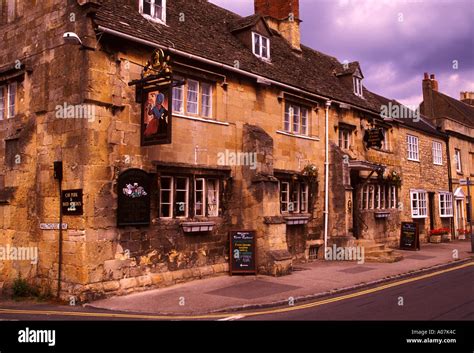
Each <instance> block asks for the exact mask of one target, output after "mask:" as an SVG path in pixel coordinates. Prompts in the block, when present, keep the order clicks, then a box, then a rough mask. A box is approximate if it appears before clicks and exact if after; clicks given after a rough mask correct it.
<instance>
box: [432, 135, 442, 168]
mask: <svg viewBox="0 0 474 353" xmlns="http://www.w3.org/2000/svg"><path fill="white" fill-rule="evenodd" d="M432 151H433V164H435V165H443V146H442V144H441V142H438V141H433V147H432Z"/></svg>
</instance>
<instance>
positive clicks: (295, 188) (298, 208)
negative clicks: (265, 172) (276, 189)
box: [280, 181, 309, 213]
mask: <svg viewBox="0 0 474 353" xmlns="http://www.w3.org/2000/svg"><path fill="white" fill-rule="evenodd" d="M308 202H309V189H308V184H307V183H305V182H301V181H296V182H289V181H281V182H280V210H281V213H308V212H309V209H308V207H309V206H308V205H309V204H308Z"/></svg>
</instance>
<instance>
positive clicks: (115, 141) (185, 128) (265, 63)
mask: <svg viewBox="0 0 474 353" xmlns="http://www.w3.org/2000/svg"><path fill="white" fill-rule="evenodd" d="M148 4H149V3H146V2H145V3H144V2H143V1H141V0H116V1H108V0H107V1H106V0H104V1H99V0H78V1H72V0H71V1H68V2H67V4H66V5H65V4H64V2H63V1H56V0H54V1H48V2H42V3H40V4H37V6H35V7H26V6H25V7H22V6H19V7H14V8H11V7H9V6H7V5H6V4H4V3H2V5H3V6H2V16H1V26H2V33H3V38H2V40H3V42H4V43H5V44H6V45H3V46H2V47H1V48H0V57H2V58H4V61H3V62H1V63H0V87H1V89H2V91H1V92H2V95H1V96H0V98H2V102H4V104H3V105H2V106H0V107H6V109H5V108H4V109H3V110H0V112H2V115H1V116H0V139H1V141H2V143H1V144H0V158H2V160H1V161H0V162H1V163H0V242H1V243H2V244H8V245H11V246H17V247H21V246H32V247H38V249H39V259H38V261H37V263H36V264H32V263H30V262H28V261H15V262H2V264H1V265H0V266H2V267H1V268H0V276H1V277H0V281H2V282H3V283H5V284H6V285H7V286H8V285H9V284H10V283H11V282H12V281H13V280H14V279H15V278H17V277H18V276H20V275H21V276H22V277H26V278H29V279H31V280H32V281H34V282H35V284H37V285H38V286H41V287H42V288H43V289H47V288H50V289H51V290H53V291H54V290H56V289H57V286H58V284H57V283H58V277H60V282H61V285H60V295H61V297H63V298H69V297H71V296H74V297H78V298H79V299H81V300H88V299H93V298H96V297H100V296H104V295H111V294H124V293H128V292H130V291H135V290H144V289H147V288H152V287H160V286H165V285H170V284H173V283H179V282H182V281H186V280H190V279H197V278H203V277H207V276H213V275H219V274H225V273H228V270H229V268H228V267H229V266H228V262H229V232H230V231H232V230H242V229H247V230H255V232H256V238H257V254H258V258H257V263H258V273H262V274H269V275H282V274H287V273H289V272H290V270H291V264H292V262H293V261H298V260H308V259H310V258H316V257H318V258H321V257H322V256H323V255H322V253H323V249H324V244H325V241H326V245H331V244H333V243H335V244H340V245H343V246H347V245H350V244H354V243H356V242H357V241H362V240H365V241H369V242H372V243H376V242H377V243H383V244H387V245H394V244H396V243H397V237H398V236H399V231H400V222H401V221H404V220H411V219H412V216H413V212H412V210H411V205H412V204H413V200H411V199H410V198H409V197H410V192H411V190H415V189H416V190H418V189H423V188H424V189H426V190H427V192H428V193H431V192H434V193H435V194H436V193H439V192H440V191H446V190H449V187H448V179H447V177H446V174H445V173H444V172H443V166H444V168H446V166H447V161H446V158H447V155H446V154H443V155H442V164H441V165H436V166H433V165H432V163H430V161H432V156H431V155H430V153H432V148H430V144H431V143H432V141H436V142H439V143H440V144H441V149H442V150H443V151H445V150H446V144H445V138H444V136H445V135H444V134H442V133H440V132H438V131H437V130H436V129H435V128H434V127H433V126H432V125H431V124H430V123H428V122H427V121H424V120H420V121H421V122H412V121H409V120H406V121H405V120H403V119H392V118H390V119H386V118H384V117H381V108H382V107H383V106H384V105H387V104H388V102H390V100H388V99H386V98H383V97H380V96H378V95H375V94H374V93H372V92H370V91H368V90H367V89H366V88H365V87H363V85H362V83H361V82H362V79H363V75H362V70H361V68H360V66H359V64H358V63H350V64H342V63H340V62H339V61H338V60H337V59H335V58H333V57H330V56H328V55H325V54H323V53H320V52H317V51H315V50H313V49H311V48H308V47H306V46H304V45H302V44H301V43H300V39H299V26H300V20H299V8H298V1H291V2H289V1H285V0H278V1H272V2H269V1H265V0H256V2H255V9H256V14H255V15H252V16H248V17H244V18H242V17H240V16H238V15H236V14H233V13H231V12H229V11H226V10H224V9H222V8H219V7H217V6H215V5H213V4H210V3H208V2H207V1H203V0H195V1H184V0H173V1H172V0H169V1H166V2H165V1H158V0H155V1H152V3H151V5H148ZM282 13H286V14H288V15H287V16H282V15H281V14H282ZM71 32H74V33H75V35H77V37H78V38H79V39H77V38H76V39H74V38H75V37H74V36H72V35H70V36H69V37H68V39H67V40H66V41H64V40H63V36H64V35H65V33H71ZM79 41H80V42H79ZM74 42H75V43H76V44H78V45H74V44H71V43H74ZM156 49H162V50H163V51H164V52H166V53H167V54H169V55H170V57H171V62H170V65H171V67H172V70H173V82H174V83H175V87H174V88H173V97H174V99H173V100H172V101H171V102H168V103H169V106H171V107H172V116H173V117H172V138H171V143H169V144H162V145H152V146H143V144H142V143H141V134H142V133H143V126H142V123H141V114H142V102H139V100H140V99H139V98H138V94H137V88H136V87H135V86H133V85H129V83H131V82H132V81H134V80H140V79H141V78H142V74H143V72H144V67H145V66H146V63H147V60H149V58H150V57H151V55H152V53H153V51H154V50H156ZM157 99H158V98H157ZM70 112H72V113H70ZM326 121H327V122H328V123H327V124H326ZM374 128H377V129H382V131H383V133H384V139H385V141H384V142H383V145H382V146H380V147H379V148H377V149H374V148H367V142H366V141H364V136H366V134H367V133H368V131H369V130H372V129H374ZM326 131H327V132H328V140H327V141H326V138H325V132H326ZM408 135H414V136H416V137H418V141H419V143H418V146H419V155H420V158H419V161H418V162H415V161H407V159H406V156H407V150H406V148H407V142H406V139H407V136H408ZM326 142H327V144H326ZM346 142H347V143H346ZM326 146H327V147H326ZM326 149H327V151H328V157H329V159H328V174H329V179H328V186H329V188H328V189H327V195H328V201H329V202H328V204H329V208H328V210H327V211H328V213H327V214H328V223H327V229H328V231H327V233H326V234H325V222H324V207H325V201H324V196H325V187H324V182H325V152H326ZM430 156H431V157H430ZM57 161H62V164H63V179H62V183H61V187H62V189H63V190H82V193H83V200H82V203H83V212H82V214H81V215H63V216H62V222H63V223H64V224H67V229H64V230H63V231H62V232H61V235H60V232H59V230H58V229H46V228H48V224H53V225H54V224H55V223H59V219H60V217H61V215H60V201H61V200H60V193H59V183H58V180H57V179H55V170H54V162H57ZM136 169H139V170H142V171H144V172H146V173H147V175H149V177H150V180H151V184H150V189H149V190H147V193H148V194H149V197H150V200H151V206H150V212H149V213H150V219H151V221H150V224H149V225H144V226H127V227H122V226H118V223H119V221H120V220H118V219H117V218H118V217H117V203H118V201H117V200H118V195H119V194H120V193H122V192H123V191H122V190H120V189H119V188H118V180H119V178H120V176H122V175H124V173H126V172H127V171H129V170H136ZM393 172H395V173H397V175H399V176H400V177H401V183H400V181H399V180H398V179H397V178H394V174H393ZM376 194H377V196H375V195H376ZM364 195H365V196H364ZM407 195H408V196H407ZM382 199H383V201H382ZM432 204H433V205H434V206H433V207H436V206H435V204H434V203H432ZM433 214H434V212H433ZM379 216H380V217H379ZM418 222H420V224H421V226H422V227H421V228H422V230H423V231H422V234H423V235H426V234H427V231H428V230H429V228H430V227H434V226H436V227H438V226H441V225H444V224H445V223H446V220H445V219H441V218H440V217H436V216H434V218H433V219H430V218H429V217H428V219H425V218H420V220H418ZM197 228H199V230H200V231H199V232H192V230H193V229H197ZM190 230H191V231H190ZM423 239H425V237H423ZM59 264H60V266H59ZM59 268H61V274H60V276H59V275H58V272H59Z"/></svg>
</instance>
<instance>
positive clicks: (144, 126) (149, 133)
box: [129, 49, 173, 146]
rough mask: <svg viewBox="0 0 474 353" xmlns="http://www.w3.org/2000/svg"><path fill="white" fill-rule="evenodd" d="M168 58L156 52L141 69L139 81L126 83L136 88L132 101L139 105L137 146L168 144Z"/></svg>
mask: <svg viewBox="0 0 474 353" xmlns="http://www.w3.org/2000/svg"><path fill="white" fill-rule="evenodd" d="M170 60H171V59H170V56H169V55H167V54H165V52H164V51H163V50H162V49H156V50H155V51H154V52H153V54H152V56H151V58H150V60H148V62H147V64H146V65H145V67H144V68H143V71H142V74H141V78H140V79H139V80H134V81H132V82H129V86H136V95H135V96H136V101H137V102H139V103H141V129H140V144H141V146H151V145H162V144H169V143H171V131H172V117H173V116H172V112H171V105H172V104H171V102H172V101H173V100H172V97H171V94H172V92H173V90H172V85H173V78H172V69H171V66H170V64H169V62H170Z"/></svg>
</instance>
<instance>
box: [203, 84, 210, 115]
mask: <svg viewBox="0 0 474 353" xmlns="http://www.w3.org/2000/svg"><path fill="white" fill-rule="evenodd" d="M200 86H201V116H203V117H205V118H211V117H212V84H210V83H208V82H201V84H200ZM204 87H209V94H204ZM204 96H208V97H209V105H208V106H207V107H208V108H209V113H208V114H207V115H205V114H204Z"/></svg>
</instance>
